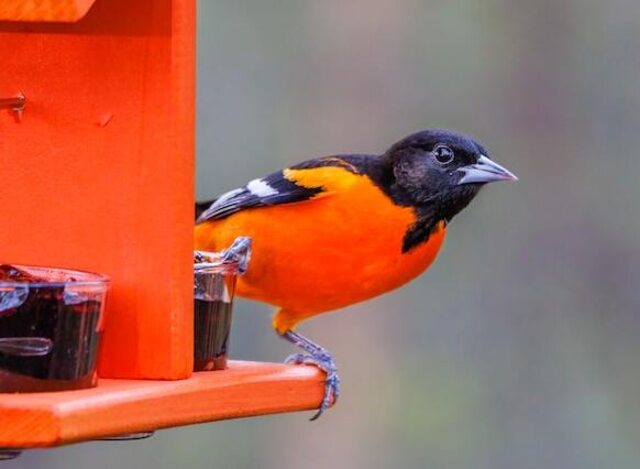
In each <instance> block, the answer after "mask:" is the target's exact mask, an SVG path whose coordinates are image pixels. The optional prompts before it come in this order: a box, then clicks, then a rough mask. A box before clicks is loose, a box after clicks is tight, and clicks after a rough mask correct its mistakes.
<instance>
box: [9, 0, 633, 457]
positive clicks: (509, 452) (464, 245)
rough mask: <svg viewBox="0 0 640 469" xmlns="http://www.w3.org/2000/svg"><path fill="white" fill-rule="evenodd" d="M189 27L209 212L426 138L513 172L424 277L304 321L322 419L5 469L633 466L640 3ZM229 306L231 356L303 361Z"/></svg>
mask: <svg viewBox="0 0 640 469" xmlns="http://www.w3.org/2000/svg"><path fill="white" fill-rule="evenodd" d="M198 26H199V31H198V115H197V117H198V133H197V158H198V164H197V166H198V170H197V195H198V196H199V197H201V198H205V197H210V196H213V195H215V194H218V193H220V192H223V191H226V190H229V189H232V188H234V187H236V186H239V185H243V184H244V183H245V182H246V181H248V180H249V179H252V178H254V177H256V176H260V175H263V174H266V173H268V172H271V171H274V170H277V169H280V168H281V167H283V166H285V165H287V164H290V163H294V162H297V161H301V160H303V159H308V158H312V157H315V156H320V155H325V154H332V153H337V152H382V151H383V150H384V149H385V148H386V147H388V146H389V145H390V144H391V143H393V142H394V141H396V140H398V139H400V138H401V137H403V136H404V135H405V134H408V133H410V132H412V131H415V130H418V129H422V128H427V127H446V128H452V129H456V130H459V131H463V132H466V133H469V134H471V135H474V136H475V137H477V138H478V139H479V140H480V141H482V142H483V143H484V144H485V145H486V146H487V148H488V149H489V151H490V153H491V155H492V156H493V158H494V159H495V160H496V161H498V162H500V163H501V164H504V165H505V166H507V167H508V168H509V169H511V170H513V171H514V172H515V173H516V174H518V176H520V178H521V180H520V181H519V182H518V183H515V184H496V185H492V186H491V187H488V188H487V189H486V190H484V191H483V192H482V193H481V195H480V196H479V197H478V198H477V199H476V200H475V201H474V203H473V204H472V207H471V208H470V209H468V210H466V211H465V212H463V213H462V214H461V215H459V216H458V217H457V218H456V219H455V220H454V222H453V223H452V225H451V228H450V230H449V236H448V240H447V243H446V246H445V248H444V250H443V252H442V253H441V255H440V257H439V259H438V261H437V263H436V264H435V265H434V266H433V268H432V269H431V270H430V271H429V272H427V273H426V274H424V275H423V276H422V277H420V278H419V279H417V280H415V281H414V282H413V283H412V284H410V285H408V286H406V287H404V288H402V289H400V290H399V291H397V292H394V293H392V294H388V295H386V296H384V297H381V298H379V299H376V300H374V301H370V302H368V303H366V304H362V305H358V306H354V307H351V308H348V309H346V310H343V311H341V312H340V313H339V314H334V315H329V316H323V317H320V318H319V319H316V320H314V321H311V322H309V323H307V324H305V325H304V326H303V327H302V329H301V331H303V332H304V333H306V334H307V335H308V336H310V337H311V338H313V339H315V340H317V341H318V342H320V343H321V344H323V345H325V346H326V347H328V348H329V349H330V350H332V351H333V352H334V353H335V354H336V356H337V360H338V364H339V366H340V370H341V375H342V378H343V396H342V398H341V401H340V402H339V404H338V405H337V406H336V407H335V408H334V409H333V410H332V411H331V412H329V413H328V414H327V415H326V416H325V417H323V418H322V419H320V421H318V422H315V423H309V422H308V421H307V418H308V417H309V416H310V415H305V414H291V415H278V416H271V417H263V418H254V419H247V420H238V421H230V422H221V423H215V424H207V425H198V426H193V427H188V428H180V429H175V430H165V431H161V432H159V433H158V434H157V435H156V436H155V437H154V438H152V439H150V440H146V441H141V442H137V443H119V444H116V443H87V444H82V445H75V446H71V447H66V448H60V449H54V450H48V451H31V452H29V453H27V454H25V455H24V456H22V457H21V458H20V459H18V460H16V461H14V462H10V463H6V465H7V468H10V467H21V468H38V467H47V468H48V469H57V468H60V469H68V468H82V467H90V468H92V469H102V468H127V467H139V468H143V469H144V468H154V469H159V468H176V467H185V468H194V469H195V468H278V469H284V468H291V469H294V468H296V469H297V468H327V467H335V468H388V467H401V468H422V467H424V468H446V469H457V468H465V469H466V468H473V469H484V468H486V469H501V468H505V469H512V468H518V469H528V468H531V469H534V468H535V469H538V468H563V469H570V468H579V469H591V468H593V469H596V468H598V469H600V468H604V467H606V468H630V469H631V468H633V469H635V468H637V467H638V466H639V465H640V340H639V339H638V335H639V334H640V245H639V243H640V216H639V215H640V209H639V202H640V181H639V179H640V155H639V151H640V2H638V1H637V0H609V1H607V2H600V1H596V0H564V1H559V0H540V1H536V2H531V1H527V0H518V1H515V0H482V1H480V0H458V1H445V0H438V1H418V0H393V1H390V0H349V1H344V0H323V1H321V2H320V1H292V0H254V1H247V0H242V1H238V0H215V1H205V0H201V1H200V2H199V14H198ZM383 222H384V221H383V220H381V223H383ZM372 236H375V233H372ZM329 267H330V266H329ZM234 314H235V318H234V320H235V324H234V329H233V339H232V340H233V343H232V348H233V351H232V355H233V357H235V358H240V359H251V360H271V361H279V360H281V359H282V358H283V357H284V356H286V355H287V354H288V353H290V352H291V351H292V350H291V348H290V347H289V346H287V345H286V344H285V343H283V342H282V341H281V340H280V339H278V338H277V337H276V336H275V335H274V334H273V333H272V332H271V329H270V310H269V308H268V307H266V306H264V305H260V304H255V303H250V302H245V301H239V302H238V304H237V306H236V310H235V313H234ZM211 398H212V399H215V396H211Z"/></svg>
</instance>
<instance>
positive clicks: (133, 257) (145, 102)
mask: <svg viewBox="0 0 640 469" xmlns="http://www.w3.org/2000/svg"><path fill="white" fill-rule="evenodd" d="M194 47H195V0H135V1H130V0H97V1H96V2H95V5H93V7H92V8H91V10H90V11H89V13H87V15H86V16H85V17H84V18H83V19H82V20H80V21H78V22H77V23H70V24H63V23H22V22H0V56H1V57H2V73H0V98H7V97H13V96H16V95H17V94H18V93H23V94H24V95H25V96H26V105H25V109H24V113H23V116H22V120H21V121H20V122H18V121H17V120H16V119H15V115H14V113H12V112H11V111H10V110H6V109H5V110H0V186H1V187H2V190H1V191H0V218H1V219H2V220H3V229H2V230H0V262H7V263H25V264H36V265H42V264H48V265H53V266H60V267H69V268H78V269H85V270H92V271H98V272H102V273H105V274H108V275H109V276H111V277H112V279H113V284H112V286H113V288H112V290H111V294H110V297H109V300H108V302H107V312H106V317H105V319H106V320H105V335H104V342H103V345H104V346H103V348H102V354H101V360H100V366H99V372H100V374H101V376H105V377H111V378H146V379H179V378H186V377H188V376H189V375H190V373H191V370H192V368H193V270H192V269H193V267H192V263H193V260H192V250H193V234H192V233H193V177H194V88H195V75H194V64H195V54H194Z"/></svg>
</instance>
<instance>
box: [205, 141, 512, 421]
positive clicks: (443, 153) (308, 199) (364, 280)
mask: <svg viewBox="0 0 640 469" xmlns="http://www.w3.org/2000/svg"><path fill="white" fill-rule="evenodd" d="M517 179H518V178H517V177H516V176H515V175H514V174H513V173H511V172H510V171H509V170H507V169H506V168H504V167H502V166H500V165H499V164H497V163H495V162H494V161H492V160H491V159H490V158H489V154H488V152H487V151H486V150H485V148H484V147H483V146H482V145H481V144H480V143H478V142H477V141H476V140H474V139H473V138H471V137H469V136H466V135H463V134H460V133H457V132H453V131H450V130H443V129H427V130H422V131H419V132H415V133H413V134H411V135H409V136H407V137H405V138H403V139H401V140H400V141H398V142H396V143H395V144H393V145H392V146H391V147H389V148H388V149H387V150H386V151H385V152H383V153H382V154H378V155H375V154H336V155H331V156H325V157H320V158H315V159H311V160H308V161H304V162H302V163H299V164H295V165H293V166H290V167H288V168H285V169H283V170H281V171H277V172H274V173H272V174H270V175H268V176H265V177H261V178H257V179H253V180H251V181H250V182H249V183H247V184H246V185H245V186H243V187H240V188H237V189H234V190H231V191H229V192H226V193H224V194H222V195H221V196H219V197H218V198H216V199H213V200H207V201H203V202H198V203H196V224H195V229H194V245H195V249H197V250H200V251H205V252H211V251H220V250H224V249H225V248H226V247H228V246H230V245H231V244H232V243H233V241H234V239H236V238H237V237H247V238H250V239H251V242H252V253H251V262H250V263H249V266H248V269H247V272H246V274H245V275H244V276H242V277H240V278H239V279H238V283H237V290H236V293H237V294H238V295H239V296H241V297H245V298H249V299H252V300H257V301H260V302H264V303H267V304H269V305H272V306H275V307H276V308H277V310H276V313H275V314H274V316H273V320H272V325H273V328H274V329H275V331H276V332H277V334H278V335H279V336H281V337H282V338H284V339H286V340H287V341H289V342H291V343H292V344H294V345H295V346H297V347H298V348H299V349H301V351H302V352H301V353H295V354H293V355H290V356H289V357H288V358H287V359H286V360H285V362H286V363H296V364H312V365H316V366H317V367H319V368H320V369H321V370H323V371H324V372H325V373H326V379H325V385H324V386H325V387H324V396H323V399H322V401H321V403H320V406H319V409H318V410H317V412H316V414H315V415H314V416H313V418H312V420H315V419H317V418H318V417H319V416H320V415H322V414H323V412H324V411H325V410H326V409H327V408H328V407H329V406H331V405H332V404H333V403H335V402H336V401H337V399H338V396H339V393H340V377H339V375H338V370H337V366H336V363H335V360H334V357H333V355H332V354H331V353H330V352H329V351H328V350H327V349H325V348H324V347H322V346H320V345H318V344H316V343H314V342H312V341H311V340H309V339H308V338H306V337H305V336H303V335H301V334H300V333H299V332H298V331H297V330H296V326H298V325H299V324H300V323H301V322H302V321H304V320H307V319H309V318H311V317H314V316H317V315H320V314H324V313H328V312H333V311H336V310H340V309H341V308H344V307H346V306H349V305H352V304H355V303H360V302H362V301H365V300H368V299H370V298H374V297H376V296H378V295H381V294H383V293H386V292H389V291H391V290H394V289H396V288H398V287H400V286H402V285H404V284H406V283H407V282H409V281H411V280H412V279H414V278H416V277H417V276H418V275H420V274H421V273H422V272H423V271H424V270H425V269H427V268H428V267H429V266H430V265H431V264H432V262H433V261H434V260H435V258H436V255H437V254H438V252H439V251H440V249H441V247H442V245H443V242H444V239H445V235H446V232H447V229H448V225H449V223H450V222H451V220H452V219H453V218H454V217H455V216H456V215H457V214H458V213H459V212H460V211H461V210H462V209H464V208H465V207H466V206H467V205H468V204H469V203H470V202H471V201H472V200H473V198H474V197H475V196H476V195H477V194H478V192H479V190H480V189H481V188H482V187H483V186H484V185H486V184H487V183H491V182H495V181H515V180H517ZM245 239H246V238H245ZM227 254H229V252H227ZM231 254H233V253H231Z"/></svg>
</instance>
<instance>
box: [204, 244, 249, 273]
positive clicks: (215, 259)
mask: <svg viewBox="0 0 640 469" xmlns="http://www.w3.org/2000/svg"><path fill="white" fill-rule="evenodd" d="M194 254H200V255H202V256H203V257H204V258H205V261H204V262H194V263H193V273H194V274H220V273H222V274H237V273H238V268H239V264H240V263H239V262H238V261H237V260H225V259H224V258H223V256H222V253H220V252H211V251H200V250H196V251H194Z"/></svg>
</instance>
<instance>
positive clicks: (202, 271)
mask: <svg viewBox="0 0 640 469" xmlns="http://www.w3.org/2000/svg"><path fill="white" fill-rule="evenodd" d="M250 248H251V241H250V240H249V238H243V237H241V238H237V239H236V240H235V241H234V243H233V245H232V246H231V247H230V248H229V249H227V250H225V251H222V252H220V253H209V252H203V251H196V252H195V254H194V357H193V358H194V364H193V369H194V371H211V370H224V369H225V368H226V367H227V353H228V350H229V335H230V332H231V318H232V312H233V298H234V295H235V288H236V281H237V278H238V275H242V274H243V273H244V271H245V270H246V267H247V263H248V261H249V256H250Z"/></svg>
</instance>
